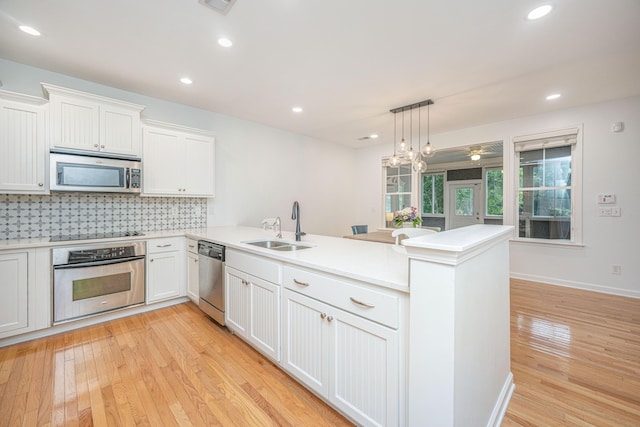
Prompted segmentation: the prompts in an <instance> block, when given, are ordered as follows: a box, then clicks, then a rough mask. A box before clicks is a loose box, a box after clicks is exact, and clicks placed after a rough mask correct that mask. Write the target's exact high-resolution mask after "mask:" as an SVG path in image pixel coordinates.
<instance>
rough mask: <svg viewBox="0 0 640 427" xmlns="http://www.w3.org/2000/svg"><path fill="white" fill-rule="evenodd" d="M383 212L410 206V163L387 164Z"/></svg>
mask: <svg viewBox="0 0 640 427" xmlns="http://www.w3.org/2000/svg"><path fill="white" fill-rule="evenodd" d="M385 169H386V192H385V201H384V205H385V212H396V211H399V210H400V209H403V208H406V207H409V206H411V164H407V165H399V166H387V167H386V168H385Z"/></svg>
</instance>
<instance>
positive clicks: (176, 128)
mask: <svg viewBox="0 0 640 427" xmlns="http://www.w3.org/2000/svg"><path fill="white" fill-rule="evenodd" d="M141 122H142V126H148V127H154V128H162V129H166V130H173V131H177V132H184V133H191V134H198V135H202V136H207V137H215V133H213V132H211V131H208V130H204V129H197V128H192V127H188V126H182V125H177V124H175V123H167V122H161V121H159V120H151V119H146V118H143V119H142V120H141Z"/></svg>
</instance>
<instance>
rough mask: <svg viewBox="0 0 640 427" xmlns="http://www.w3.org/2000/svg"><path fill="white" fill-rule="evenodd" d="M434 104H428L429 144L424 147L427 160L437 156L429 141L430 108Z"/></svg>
mask: <svg viewBox="0 0 640 427" xmlns="http://www.w3.org/2000/svg"><path fill="white" fill-rule="evenodd" d="M431 104H433V101H431V102H430V103H428V104H427V143H426V144H425V145H424V147H422V155H423V156H424V157H426V158H430V157H433V155H434V154H436V151H435V150H434V149H433V147H432V146H431V142H430V141H429V121H430V114H429V111H430V107H431Z"/></svg>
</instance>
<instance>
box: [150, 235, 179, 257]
mask: <svg viewBox="0 0 640 427" xmlns="http://www.w3.org/2000/svg"><path fill="white" fill-rule="evenodd" d="M183 241H184V237H164V238H160V239H150V240H149V241H148V242H147V253H150V254H157V253H160V252H170V251H179V250H181V249H182V242H183Z"/></svg>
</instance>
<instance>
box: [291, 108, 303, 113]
mask: <svg viewBox="0 0 640 427" xmlns="http://www.w3.org/2000/svg"><path fill="white" fill-rule="evenodd" d="M291 111H293V112H294V113H302V107H293V108H292V109H291Z"/></svg>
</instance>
